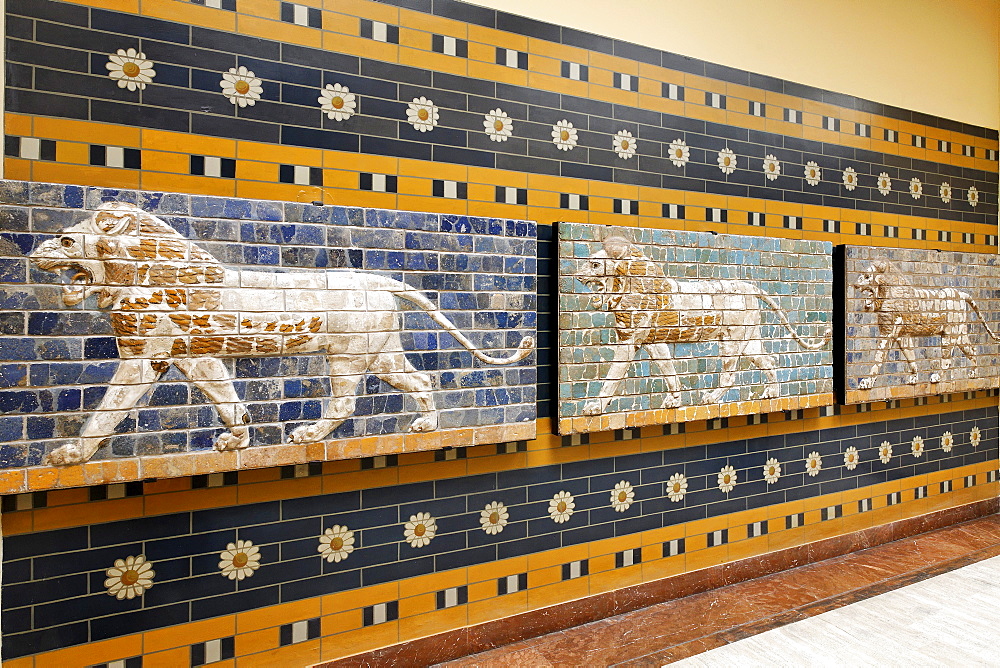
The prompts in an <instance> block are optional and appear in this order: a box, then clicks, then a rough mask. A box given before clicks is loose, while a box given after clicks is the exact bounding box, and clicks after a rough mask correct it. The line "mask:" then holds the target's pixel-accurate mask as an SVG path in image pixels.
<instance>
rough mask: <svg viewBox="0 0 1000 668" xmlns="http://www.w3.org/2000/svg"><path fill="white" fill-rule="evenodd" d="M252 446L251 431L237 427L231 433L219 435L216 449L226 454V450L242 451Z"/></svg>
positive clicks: (216, 440)
mask: <svg viewBox="0 0 1000 668" xmlns="http://www.w3.org/2000/svg"><path fill="white" fill-rule="evenodd" d="M249 445H250V430H249V429H247V428H246V427H236V428H234V429H232V430H231V431H227V432H223V433H222V434H219V438H217V439H215V449H216V450H218V451H220V452H224V451H226V450H242V449H243V448H246V447H248V446H249Z"/></svg>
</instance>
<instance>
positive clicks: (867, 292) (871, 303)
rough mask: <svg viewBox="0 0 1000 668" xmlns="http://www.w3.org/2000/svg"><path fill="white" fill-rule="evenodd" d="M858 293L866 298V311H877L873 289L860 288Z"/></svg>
mask: <svg viewBox="0 0 1000 668" xmlns="http://www.w3.org/2000/svg"><path fill="white" fill-rule="evenodd" d="M858 292H860V293H861V296H862V298H864V300H865V301H864V309H865V310H866V311H874V310H875V291H874V290H872V289H871V288H862V287H859V288H858Z"/></svg>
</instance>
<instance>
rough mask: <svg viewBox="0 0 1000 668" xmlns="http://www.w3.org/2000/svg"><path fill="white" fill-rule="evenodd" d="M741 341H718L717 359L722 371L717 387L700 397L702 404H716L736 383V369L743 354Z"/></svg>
mask: <svg viewBox="0 0 1000 668" xmlns="http://www.w3.org/2000/svg"><path fill="white" fill-rule="evenodd" d="M743 345H744V342H743V341H720V342H719V358H720V359H721V361H722V371H720V372H719V386H718V387H716V388H715V389H714V390H709V391H706V392H705V393H704V394H703V395H702V403H705V404H717V403H719V401H721V400H722V397H723V396H724V395H725V394H726V392H727V391H728V390H729V388H731V387H732V386H733V383H734V382H736V369H737V367H738V366H739V363H740V357H741V356H742V354H743V350H742V348H743Z"/></svg>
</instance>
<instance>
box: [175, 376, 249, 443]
mask: <svg viewBox="0 0 1000 668" xmlns="http://www.w3.org/2000/svg"><path fill="white" fill-rule="evenodd" d="M176 364H177V368H178V369H180V370H181V371H182V372H183V373H184V375H185V376H187V377H188V379H189V380H190V381H191V382H192V383H194V385H195V387H197V388H198V389H199V390H201V391H202V392H204V393H205V395H206V396H207V397H208V398H209V399H211V400H212V403H213V404H215V410H217V411H218V412H219V418H220V419H221V420H222V423H223V424H224V425H226V426H227V427H229V431H227V432H224V433H222V434H220V435H219V437H218V438H217V439H215V449H216V450H241V449H243V448H246V447H248V446H249V445H250V427H248V426H247V425H249V424H250V414H249V413H247V409H246V406H244V405H243V402H242V401H241V400H240V397H239V395H238V394H236V388H235V387H233V381H232V379H231V378H230V377H229V371H228V370H227V369H226V365H225V364H223V363H222V360H220V359H217V358H214V357H197V358H194V359H181V360H177V361H176Z"/></svg>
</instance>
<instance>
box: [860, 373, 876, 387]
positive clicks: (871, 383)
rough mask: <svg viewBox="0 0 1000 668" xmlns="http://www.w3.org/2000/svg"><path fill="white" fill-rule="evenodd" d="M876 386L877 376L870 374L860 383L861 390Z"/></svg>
mask: <svg viewBox="0 0 1000 668" xmlns="http://www.w3.org/2000/svg"><path fill="white" fill-rule="evenodd" d="M874 386H875V378H874V377H873V376H868V377H867V378H862V379H861V382H859V383H858V389H859V390H870V389H872V388H873V387H874Z"/></svg>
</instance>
